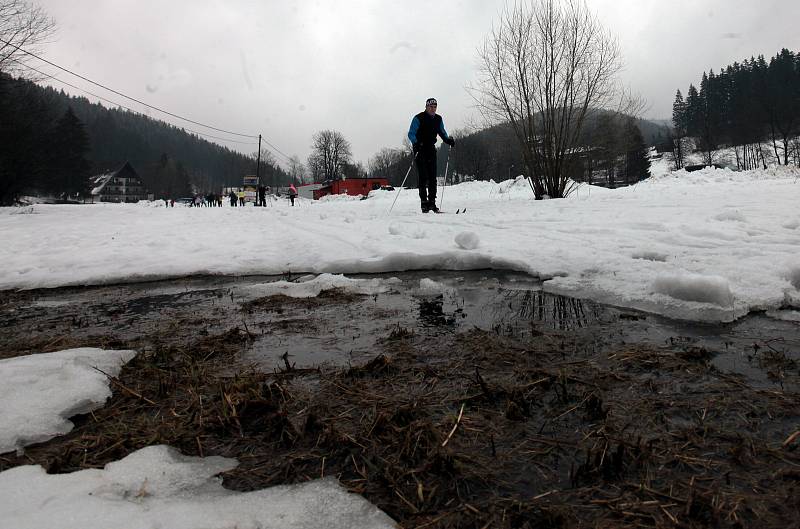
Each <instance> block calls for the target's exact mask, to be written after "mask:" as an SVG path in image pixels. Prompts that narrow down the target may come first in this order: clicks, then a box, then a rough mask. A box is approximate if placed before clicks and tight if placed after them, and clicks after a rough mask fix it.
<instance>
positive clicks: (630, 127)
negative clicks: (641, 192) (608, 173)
mask: <svg viewBox="0 0 800 529" xmlns="http://www.w3.org/2000/svg"><path fill="white" fill-rule="evenodd" d="M623 134H624V136H625V142H626V144H627V152H626V154H625V182H626V183H627V184H632V183H634V182H638V181H640V180H644V179H645V178H648V177H649V176H650V160H649V159H648V157H647V145H645V143H644V138H643V137H642V131H641V130H640V129H639V126H638V125H636V121H634V119H633V118H628V119H627V120H626V121H625V129H624V131H623Z"/></svg>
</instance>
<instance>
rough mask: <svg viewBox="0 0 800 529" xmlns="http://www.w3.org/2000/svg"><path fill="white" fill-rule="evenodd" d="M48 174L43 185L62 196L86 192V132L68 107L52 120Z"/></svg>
mask: <svg viewBox="0 0 800 529" xmlns="http://www.w3.org/2000/svg"><path fill="white" fill-rule="evenodd" d="M52 137H53V140H52V145H53V147H52V151H51V156H50V164H49V165H50V177H49V178H48V181H47V187H48V188H49V189H50V190H51V191H55V192H56V193H59V194H63V195H65V198H66V196H72V195H83V194H86V192H87V191H88V187H89V170H90V165H89V162H88V161H87V160H86V154H87V153H88V152H89V136H88V135H87V134H86V130H85V128H84V125H83V123H81V121H80V120H79V119H78V118H77V117H76V116H75V112H73V111H72V107H68V108H67V111H66V112H65V113H64V115H63V116H62V117H61V119H59V120H58V122H56V125H55V127H54V129H53V132H52Z"/></svg>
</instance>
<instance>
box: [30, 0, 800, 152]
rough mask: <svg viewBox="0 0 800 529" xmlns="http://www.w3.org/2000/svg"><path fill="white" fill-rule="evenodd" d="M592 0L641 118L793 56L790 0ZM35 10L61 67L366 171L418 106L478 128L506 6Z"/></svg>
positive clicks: (359, 2) (665, 113)
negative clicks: (714, 83) (479, 99)
mask: <svg viewBox="0 0 800 529" xmlns="http://www.w3.org/2000/svg"><path fill="white" fill-rule="evenodd" d="M587 2H588V5H589V7H590V9H592V10H593V11H595V12H596V13H597V14H598V16H599V17H600V19H601V20H602V21H603V23H604V24H605V25H606V26H607V27H608V28H609V29H610V30H611V31H613V32H614V33H615V34H616V35H617V37H618V38H619V41H620V44H621V47H622V52H623V57H624V60H625V64H626V66H625V70H624V72H623V73H622V80H623V82H624V83H625V84H626V85H628V86H629V87H630V88H631V89H632V90H634V91H636V92H639V93H640V94H641V95H642V96H644V98H645V99H646V100H647V102H648V104H649V109H648V111H647V112H646V115H647V116H649V117H654V118H668V117H670V116H671V112H672V110H671V109H672V101H673V99H674V96H675V90H676V89H678V88H680V89H681V91H682V92H684V94H685V92H686V88H687V87H688V85H689V83H697V82H698V80H699V78H700V76H701V74H702V72H703V71H704V70H708V69H711V68H713V69H714V70H718V69H719V68H720V67H721V66H725V65H727V64H729V63H731V62H733V61H737V60H741V59H742V58H746V57H750V56H751V55H758V54H764V55H765V56H767V57H770V56H772V55H775V54H776V53H777V52H778V51H780V49H781V48H782V47H786V48H789V49H792V50H793V51H798V50H800V43H799V42H798V40H800V39H799V38H798V35H800V32H799V31H798V29H797V24H798V20H800V1H797V0H752V1H745V0H706V1H704V0H587ZM38 3H39V4H40V5H42V6H43V7H44V8H45V9H46V10H47V11H48V13H49V14H50V15H52V16H53V17H54V18H55V19H56V23H57V25H58V32H57V34H56V36H55V38H54V41H53V43H52V44H50V45H48V46H47V47H45V48H44V54H45V57H46V58H47V59H49V60H51V61H53V62H54V63H56V64H59V65H61V66H64V67H66V68H69V69H73V70H75V71H76V72H78V73H80V74H82V75H84V76H86V77H88V78H91V79H93V80H95V81H97V82H100V83H102V84H105V85H107V86H109V87H111V88H114V89H116V90H118V91H120V92H124V93H126V94H128V95H130V96H132V97H135V98H137V99H141V100H143V101H145V102H147V103H149V104H151V105H154V106H158V107H161V108H164V109H166V110H169V111H170V112H173V113H176V114H180V115H183V116H186V117H189V118H191V119H193V120H196V121H200V122H204V123H207V124H210V125H214V126H216V127H218V128H222V129H227V130H232V131H236V132H242V133H248V134H259V133H261V134H263V135H264V138H265V139H266V140H267V141H269V142H270V143H271V144H272V145H274V146H275V147H276V148H277V149H279V150H280V151H281V152H282V153H285V154H287V155H290V156H291V155H298V156H299V157H300V158H301V160H302V161H303V162H305V160H306V157H307V156H308V154H309V151H310V147H309V146H310V143H311V136H312V135H313V134H314V132H316V131H319V130H323V129H333V130H337V131H339V132H341V133H342V134H344V136H345V137H346V138H347V139H348V140H349V141H350V142H351V144H352V147H353V154H354V157H355V159H356V160H357V161H363V162H364V163H365V164H366V162H367V161H368V159H369V158H370V157H371V156H372V155H373V154H374V153H376V152H377V151H379V150H380V149H381V148H382V147H400V146H401V145H402V141H403V138H404V137H405V134H406V132H407V130H408V126H409V123H410V121H411V117H412V116H413V115H414V114H415V113H417V112H420V111H422V110H423V107H424V103H425V99H426V98H428V97H436V98H437V99H438V100H439V113H440V114H441V115H442V116H443V117H444V121H445V125H446V127H447V129H448V131H450V132H451V133H452V132H456V131H458V130H459V129H462V128H463V127H465V126H466V125H468V124H470V123H472V122H474V119H473V118H474V117H475V111H474V109H473V108H472V100H471V98H470V96H469V94H468V93H467V92H466V90H465V86H466V85H467V84H468V83H469V82H470V81H472V80H474V79H475V65H476V52H475V50H476V48H477V47H478V45H479V44H480V43H481V42H482V41H483V39H484V37H485V36H486V34H487V33H488V32H489V30H490V28H491V24H492V20H493V19H495V18H496V14H497V13H498V11H499V10H500V9H502V7H503V6H504V5H505V3H506V2H505V1H502V0H462V1H456V0H440V1H438V2H430V1H423V0H404V1H393V0H371V1H370V0H328V1H322V0H320V1H312V0H298V1H291V0H253V1H249V0H225V1H212V0H205V1H204V0H193V1H189V0H168V1H165V0H69V1H67V0H39V2H38ZM33 64H35V63H33ZM42 69H44V70H46V71H48V72H53V73H56V77H59V78H62V79H63V80H65V81H68V82H70V83H71V84H74V85H76V86H80V87H83V88H86V89H88V90H90V91H92V92H95V93H96V94H98V95H103V96H106V97H108V98H109V99H112V100H115V101H117V102H118V103H121V104H124V105H126V106H130V107H131V108H132V109H135V110H141V111H142V112H144V113H146V114H149V115H151V116H152V117H154V118H159V119H164V120H165V121H169V122H170V123H173V124H175V125H180V126H186V127H188V128H192V129H194V130H198V131H203V130H205V129H201V128H199V127H197V126H193V125H190V124H188V123H184V122H181V121H179V120H176V119H174V118H170V117H168V116H164V115H162V114H160V113H158V112H155V111H148V110H147V109H145V108H143V107H141V106H139V105H137V104H136V103H132V102H130V101H126V100H124V99H123V98H121V97H120V96H116V95H113V94H109V93H107V92H103V91H102V90H101V89H99V88H97V87H93V86H91V85H89V84H88V83H86V82H85V81H81V80H79V79H75V78H72V77H71V76H69V75H67V74H65V73H63V72H58V71H57V70H55V69H54V68H52V67H42ZM46 84H53V86H56V87H61V88H64V90H65V91H67V92H69V93H73V94H81V95H86V94H82V93H81V92H79V91H78V90H75V89H73V88H69V87H64V86H63V85H60V84H59V83H57V82H53V81H50V82H49V83H46ZM87 97H89V99H90V100H93V101H94V100H96V98H93V97H91V96H87ZM208 133H209V134H213V135H216V136H225V135H224V134H221V133H218V132H214V131H208ZM212 141H217V140H212ZM217 143H221V142H219V141H217ZM227 145H228V146H229V147H231V148H235V149H237V150H240V151H243V152H255V150H256V147H255V146H254V145H252V146H251V145H242V144H234V143H229V144H227ZM276 159H277V160H278V161H279V162H281V161H283V156H281V155H280V154H277V156H276Z"/></svg>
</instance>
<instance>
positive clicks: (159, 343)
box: [0, 271, 800, 529]
mask: <svg viewBox="0 0 800 529" xmlns="http://www.w3.org/2000/svg"><path fill="white" fill-rule="evenodd" d="M358 277H359V278H360V279H373V280H377V281H376V283H377V284H378V286H379V287H381V288H377V289H376V290H374V292H376V293H373V294H369V295H362V294H353V293H351V292H348V291H346V290H328V291H323V292H322V293H321V294H320V295H318V296H315V297H309V298H296V297H287V296H285V295H274V294H273V295H266V294H265V292H267V291H269V289H270V287H269V286H266V287H265V284H266V283H269V282H274V281H276V280H278V279H288V280H294V281H296V280H297V279H298V278H297V277H286V278H274V277H247V278H222V277H211V278H209V277H206V278H191V279H182V280H170V281H163V282H153V283H141V284H130V285H113V286H103V287H93V288H63V289H56V290H40V291H30V292H3V293H0V358H5V357H12V356H18V355H22V354H28V353H39V352H49V351H56V350H61V349H66V348H70V347H86V346H96V347H105V348H109V349H110V348H131V349H136V350H138V351H140V354H138V355H137V356H136V357H135V358H134V359H133V360H131V362H129V363H128V364H127V365H126V366H125V367H124V368H123V370H122V372H121V373H120V375H119V377H116V378H114V379H112V382H113V384H112V386H113V395H112V397H111V398H110V399H109V401H108V402H107V403H106V405H105V406H104V407H102V408H100V409H98V410H95V411H94V412H92V413H91V414H88V415H84V416H78V417H73V418H71V420H72V421H73V422H74V423H75V428H74V430H72V431H71V432H70V433H68V434H66V435H63V436H59V437H56V438H54V439H51V440H49V441H47V442H44V443H40V444H37V445H32V446H28V447H26V449H25V453H24V454H14V453H7V454H0V471H3V470H6V469H8V468H12V467H15V466H19V465H28V464H41V465H42V466H43V467H44V468H45V469H46V470H47V471H48V472H50V473H59V472H73V471H76V470H80V469H84V468H102V467H103V466H104V465H106V464H108V463H109V462H111V461H116V460H119V459H121V458H122V457H125V456H126V455H128V454H130V453H132V452H133V451H135V450H137V449H139V448H142V447H144V446H150V445H153V444H167V445H170V446H173V447H176V448H177V449H179V450H180V451H181V452H182V453H184V454H186V455H196V456H208V455H220V456H225V457H235V458H237V460H238V461H239V463H240V464H239V466H238V467H237V468H236V469H233V470H231V471H229V472H226V473H224V474H223V476H222V477H223V484H224V486H225V487H228V488H230V489H233V490H241V491H248V490H256V489H260V488H263V487H268V486H272V485H279V484H287V483H297V482H305V481H308V480H310V479H314V478H317V477H324V476H330V475H333V476H336V478H337V479H338V480H339V482H340V483H341V484H342V485H343V486H345V487H346V488H347V489H348V490H350V491H352V492H356V493H359V494H362V495H363V496H364V497H365V498H366V499H368V500H369V501H370V502H372V503H374V504H375V505H377V506H378V507H379V508H381V509H382V510H384V511H385V512H386V513H387V514H389V515H390V516H391V517H392V518H393V519H395V520H396V521H398V523H399V524H400V526H401V527H407V528H411V527H427V528H440V529H454V528H467V527H469V528H477V527H498V528H508V529H511V528H514V529H516V528H520V527H538V528H580V527H615V528H617V527H618V528H639V527H659V528H668V527H670V528H671V527H674V528H683V529H685V528H689V527H730V528H743V527H763V528H770V529H772V528H775V529H778V528H780V529H783V528H785V527H791V526H792V525H791V524H793V523H795V522H796V520H797V519H798V517H799V516H800V500H799V499H798V498H800V493H799V492H798V485H797V484H798V483H800V431H798V425H799V424H800V392H798V379H800V371H798V360H800V359H799V358H798V352H799V351H800V347H798V344H799V343H800V341H799V340H800V324H798V323H797V322H793V321H786V320H782V319H780V317H781V316H786V315H781V314H772V315H769V316H768V315H766V314H754V315H750V316H748V317H746V318H743V319H741V320H739V321H737V322H735V323H733V324H727V325H699V324H693V323H687V322H678V321H672V320H668V319H664V318H659V317H657V316H653V315H650V314H644V313H640V312H636V311H630V310H625V309H620V308H616V307H609V306H604V305H599V304H596V303H592V302H588V301H582V300H577V299H571V298H566V297H563V296H555V295H551V294H548V293H546V292H543V291H542V289H541V284H540V283H538V282H537V281H536V280H534V279H532V278H530V277H528V276H525V275H523V274H515V273H505V272H498V271H472V272H408V273H402V274H391V275H382V276H358Z"/></svg>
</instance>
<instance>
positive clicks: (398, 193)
mask: <svg viewBox="0 0 800 529" xmlns="http://www.w3.org/2000/svg"><path fill="white" fill-rule="evenodd" d="M417 154H418V153H416V152H415V153H414V157H413V158H411V165H409V166H408V171H406V176H405V178H403V183H402V184H400V189H398V190H397V194H396V195H395V196H394V201H392V206H391V207H390V208H389V211H387V212H386V214H387V215H388V214H389V213H391V212H392V209H393V208H394V203H395V202H397V198H398V197H399V196H400V191H402V190H403V186H404V185H406V179H407V178H408V175H410V174H411V169H412V168H413V167H414V160H416V159H417Z"/></svg>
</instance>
